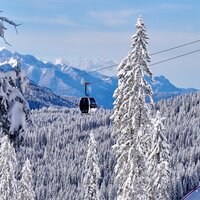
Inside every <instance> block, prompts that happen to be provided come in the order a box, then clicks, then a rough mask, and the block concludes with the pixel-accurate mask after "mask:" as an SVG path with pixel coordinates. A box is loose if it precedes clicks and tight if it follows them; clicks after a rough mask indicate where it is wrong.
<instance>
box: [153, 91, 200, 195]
mask: <svg viewBox="0 0 200 200" xmlns="http://www.w3.org/2000/svg"><path fill="white" fill-rule="evenodd" d="M157 107H158V108H159V109H160V111H161V112H162V115H163V116H165V127H166V135H167V138H168V140H169V143H170V145H171V164H172V168H173V170H172V195H173V199H181V197H183V196H184V195H183V194H186V193H187V192H188V191H190V190H191V189H193V188H195V187H196V186H198V184H199V180H200V175H199V174H200V156H199V155H200V147H199V144H200V93H196V94H195V93H194V94H188V95H183V96H179V97H176V98H174V99H169V100H166V101H160V102H159V103H158V104H157Z"/></svg>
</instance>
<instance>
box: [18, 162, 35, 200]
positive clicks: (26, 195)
mask: <svg viewBox="0 0 200 200" xmlns="http://www.w3.org/2000/svg"><path fill="white" fill-rule="evenodd" d="M32 184H33V180H32V173H31V164H30V161H29V159H27V160H26V162H25V164H24V166H23V169H22V178H21V180H20V181H19V183H18V193H17V200H34V199H35V192H34V190H33V186H32Z"/></svg>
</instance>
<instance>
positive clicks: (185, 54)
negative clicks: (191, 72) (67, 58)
mask: <svg viewBox="0 0 200 200" xmlns="http://www.w3.org/2000/svg"><path fill="white" fill-rule="evenodd" d="M197 52H200V49H197V50H194V51H190V52H187V53H184V54H180V55H178V56H174V57H171V58H167V59H164V60H161V61H158V62H155V63H152V64H150V65H149V66H154V65H158V64H160V63H165V62H168V61H171V60H175V59H177V58H181V57H185V56H187V55H190V54H193V53H197ZM114 77H116V75H115V76H110V77H107V78H106V79H107V80H109V79H112V78H114ZM107 80H105V79H104V80H99V81H96V82H93V83H92V84H96V83H98V82H101V81H107Z"/></svg>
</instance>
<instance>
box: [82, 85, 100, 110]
mask: <svg viewBox="0 0 200 200" xmlns="http://www.w3.org/2000/svg"><path fill="white" fill-rule="evenodd" d="M89 84H90V83H87V82H85V83H84V86H85V97H82V98H81V100H80V102H79V108H80V111H81V112H82V113H85V114H87V113H94V112H95V111H96V109H97V104H96V101H95V99H94V98H92V97H89V95H88V94H87V86H88V85H89Z"/></svg>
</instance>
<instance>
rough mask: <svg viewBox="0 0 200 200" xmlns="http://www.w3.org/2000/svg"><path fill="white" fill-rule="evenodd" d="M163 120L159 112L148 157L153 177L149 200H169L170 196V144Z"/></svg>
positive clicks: (150, 173)
mask: <svg viewBox="0 0 200 200" xmlns="http://www.w3.org/2000/svg"><path fill="white" fill-rule="evenodd" d="M162 121H163V119H162V118H161V116H160V112H159V111H157V114H156V117H155V119H154V120H153V124H154V126H153V131H152V140H151V150H150V152H149V157H148V167H149V168H148V175H149V176H150V177H151V179H150V182H149V186H148V193H149V198H148V199H149V200H157V199H162V200H169V199H171V196H170V182H171V181H170V179H171V176H170V175H171V169H170V158H169V153H170V149H169V144H168V141H167V138H166V136H165V133H164V130H165V129H164V125H163V122H162Z"/></svg>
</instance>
